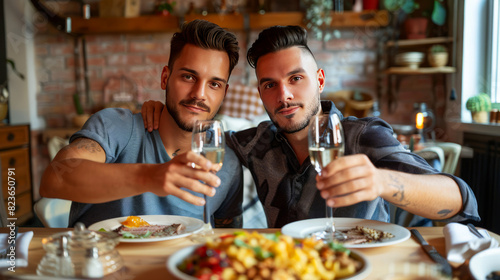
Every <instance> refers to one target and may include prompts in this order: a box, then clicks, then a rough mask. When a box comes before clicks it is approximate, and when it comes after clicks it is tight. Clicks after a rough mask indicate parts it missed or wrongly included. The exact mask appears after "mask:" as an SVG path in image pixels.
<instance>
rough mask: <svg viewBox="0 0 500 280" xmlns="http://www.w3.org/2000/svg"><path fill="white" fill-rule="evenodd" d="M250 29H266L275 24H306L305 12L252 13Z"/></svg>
mask: <svg viewBox="0 0 500 280" xmlns="http://www.w3.org/2000/svg"><path fill="white" fill-rule="evenodd" d="M249 16H250V29H265V28H268V27H271V26H275V25H302V26H305V25H304V13H302V12H286V13H285V12H283V13H265V14H250V15H249Z"/></svg>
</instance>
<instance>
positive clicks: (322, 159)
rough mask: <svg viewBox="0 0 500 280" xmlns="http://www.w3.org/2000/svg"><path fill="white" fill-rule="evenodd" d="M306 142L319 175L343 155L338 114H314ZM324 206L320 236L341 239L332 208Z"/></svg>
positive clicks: (342, 139)
mask: <svg viewBox="0 0 500 280" xmlns="http://www.w3.org/2000/svg"><path fill="white" fill-rule="evenodd" d="M308 142H309V156H310V158H311V163H312V164H313V166H314V169H316V172H318V174H319V175H321V172H322V170H323V168H325V167H326V166H327V165H328V164H329V163H330V162H331V161H333V160H334V159H336V158H338V157H341V156H343V155H344V130H343V129H342V124H341V123H340V118H339V116H338V115H337V114H331V115H326V114H325V115H318V116H315V117H314V118H313V119H312V122H311V125H310V126H309V134H308ZM325 203H326V202H325ZM325 208H326V217H327V218H328V219H327V223H326V230H325V232H323V233H322V235H323V237H321V238H322V239H328V237H330V238H331V237H334V238H336V239H342V238H343V237H344V236H343V235H342V234H340V233H338V232H336V231H335V225H334V223H333V209H332V208H331V207H329V206H328V205H325Z"/></svg>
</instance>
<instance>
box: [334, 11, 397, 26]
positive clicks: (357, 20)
mask: <svg viewBox="0 0 500 280" xmlns="http://www.w3.org/2000/svg"><path fill="white" fill-rule="evenodd" d="M388 24H389V12H387V11H386V10H380V11H376V10H368V11H362V12H360V13H355V12H344V13H342V14H337V13H334V12H332V23H331V26H332V27H364V26H367V27H374V28H378V27H383V26H387V25H388Z"/></svg>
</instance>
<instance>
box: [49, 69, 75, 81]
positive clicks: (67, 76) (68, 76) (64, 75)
mask: <svg viewBox="0 0 500 280" xmlns="http://www.w3.org/2000/svg"><path fill="white" fill-rule="evenodd" d="M50 77H51V81H53V82H56V81H60V82H71V81H74V80H75V72H74V71H68V70H52V71H50Z"/></svg>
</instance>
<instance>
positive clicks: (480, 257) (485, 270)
mask: <svg viewBox="0 0 500 280" xmlns="http://www.w3.org/2000/svg"><path fill="white" fill-rule="evenodd" d="M499 260H500V248H494V249H488V250H484V251H482V252H479V253H477V254H475V255H474V256H473V257H472V258H471V259H470V262H469V270H470V274H472V277H474V279H476V280H483V279H486V276H488V274H490V273H492V272H494V271H500V261H499Z"/></svg>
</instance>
